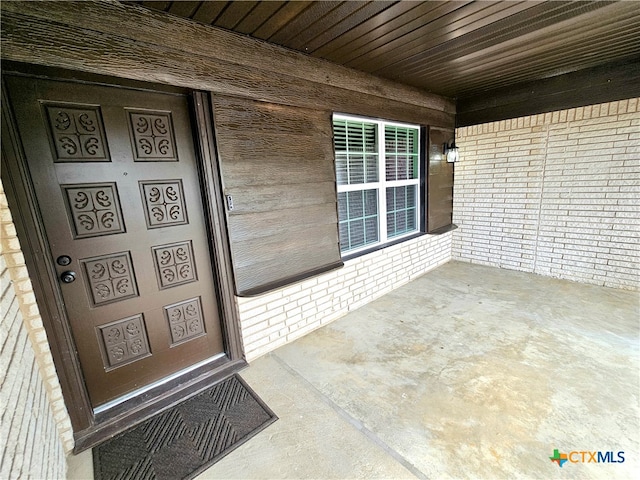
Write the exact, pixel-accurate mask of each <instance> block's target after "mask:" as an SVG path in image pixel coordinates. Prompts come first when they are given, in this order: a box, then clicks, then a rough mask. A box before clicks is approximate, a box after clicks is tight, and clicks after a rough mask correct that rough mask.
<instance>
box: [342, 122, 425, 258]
mask: <svg viewBox="0 0 640 480" xmlns="http://www.w3.org/2000/svg"><path fill="white" fill-rule="evenodd" d="M333 137H334V148H335V162H336V181H337V187H338V220H339V230H340V250H341V252H342V254H343V255H344V254H352V253H357V252H358V251H361V250H365V249H368V248H371V247H373V246H376V245H379V244H385V243H387V242H390V241H392V240H395V239H397V238H401V237H403V236H407V235H411V234H413V233H416V232H418V231H419V228H420V222H419V219H418V215H419V212H420V191H419V190H420V175H421V172H420V127H419V126H417V125H403V124H398V123H393V122H385V121H381V120H372V119H364V118H358V117H348V116H343V115H334V117H333Z"/></svg>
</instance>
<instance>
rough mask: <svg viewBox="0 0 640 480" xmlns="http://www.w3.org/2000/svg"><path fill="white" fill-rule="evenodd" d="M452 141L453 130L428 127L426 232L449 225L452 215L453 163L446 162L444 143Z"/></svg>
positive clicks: (448, 143)
mask: <svg viewBox="0 0 640 480" xmlns="http://www.w3.org/2000/svg"><path fill="white" fill-rule="evenodd" d="M452 141H453V130H447V129H441V128H430V129H429V155H428V157H427V232H429V233H433V232H436V231H438V230H441V229H446V228H447V227H449V226H450V225H451V222H452V217H453V168H454V164H453V163H447V159H446V157H445V156H444V152H443V148H444V144H445V143H446V144H447V145H450V144H451V142H452Z"/></svg>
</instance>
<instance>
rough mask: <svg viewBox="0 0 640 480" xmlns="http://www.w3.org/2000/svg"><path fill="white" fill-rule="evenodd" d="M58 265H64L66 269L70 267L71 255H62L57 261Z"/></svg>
mask: <svg viewBox="0 0 640 480" xmlns="http://www.w3.org/2000/svg"><path fill="white" fill-rule="evenodd" d="M56 263H57V264H58V265H62V266H63V267H66V266H67V265H69V264H70V263H71V257H70V256H69V255H60V256H59V257H58V258H57V259H56Z"/></svg>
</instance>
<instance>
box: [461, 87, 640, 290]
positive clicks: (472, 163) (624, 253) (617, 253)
mask: <svg viewBox="0 0 640 480" xmlns="http://www.w3.org/2000/svg"><path fill="white" fill-rule="evenodd" d="M456 143H457V144H458V146H459V147H460V152H461V160H460V162H459V163H458V164H456V166H455V187H454V210H453V211H454V223H456V224H457V225H458V226H459V229H458V230H456V231H455V232H454V234H453V242H452V256H453V258H454V259H458V260H466V261H470V262H474V263H482V264H486V265H494V266H498V267H503V268H510V269H515V270H523V271H527V272H535V273H538V274H542V275H548V276H552V277H557V278H564V279H569V280H576V281H580V282H585V283H592V284H597V285H604V286H609V287H617V288H625V289H638V288H639V287H640V282H639V275H638V273H639V270H638V266H639V261H640V249H639V248H638V240H637V239H638V233H640V219H639V217H640V215H639V211H640V209H639V205H640V201H639V198H640V188H639V185H640V101H639V99H630V100H624V101H619V102H611V103H605V104H601V105H592V106H588V107H580V108H573V109H570V110H562V111H558V112H553V113H547V114H540V115H533V116H529V117H522V118H517V119H512V120H506V121H500V122H494V123H487V124H483V125H475V126H472V127H465V128H460V129H458V131H457V133H456Z"/></svg>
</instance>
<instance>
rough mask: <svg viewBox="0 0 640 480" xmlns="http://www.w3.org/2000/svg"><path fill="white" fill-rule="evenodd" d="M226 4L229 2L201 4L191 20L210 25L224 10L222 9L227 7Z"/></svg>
mask: <svg viewBox="0 0 640 480" xmlns="http://www.w3.org/2000/svg"><path fill="white" fill-rule="evenodd" d="M227 3H229V2H217V1H216V2H212V1H206V2H202V5H200V6H199V7H198V9H197V10H196V11H195V12H194V14H193V16H192V17H191V18H192V19H193V20H195V21H196V22H201V23H206V24H207V25H211V24H212V23H213V22H214V21H215V20H216V18H218V15H220V12H222V10H224V7H226V6H227Z"/></svg>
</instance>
